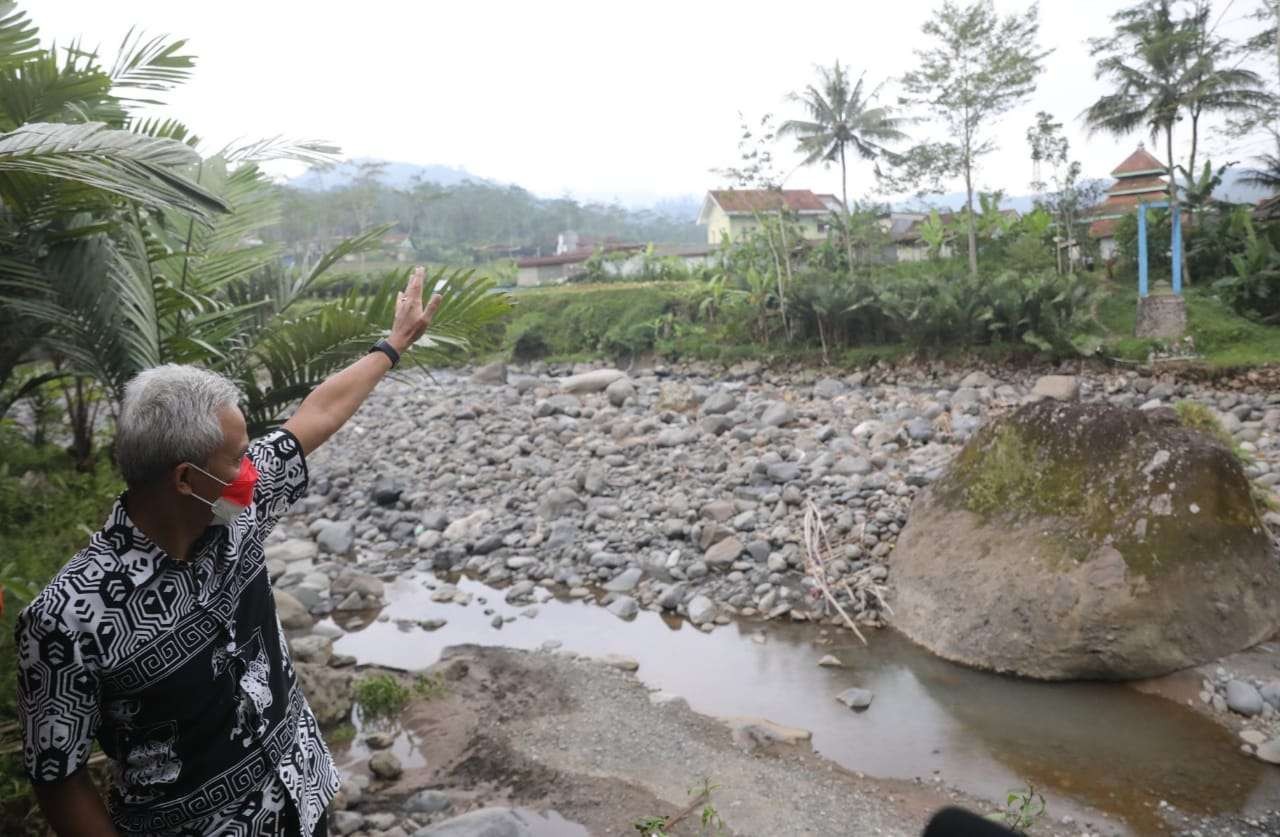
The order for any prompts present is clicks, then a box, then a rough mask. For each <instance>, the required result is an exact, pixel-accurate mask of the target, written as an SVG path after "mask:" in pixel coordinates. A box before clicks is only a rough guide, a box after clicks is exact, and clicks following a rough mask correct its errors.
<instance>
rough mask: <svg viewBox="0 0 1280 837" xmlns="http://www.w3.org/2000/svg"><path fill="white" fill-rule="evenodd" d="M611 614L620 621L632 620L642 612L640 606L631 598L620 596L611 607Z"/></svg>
mask: <svg viewBox="0 0 1280 837" xmlns="http://www.w3.org/2000/svg"><path fill="white" fill-rule="evenodd" d="M608 610H609V612H610V613H612V614H613V615H614V616H616V617H618V618H619V619H625V620H628V621H629V620H631V619H635V618H636V614H637V613H639V612H640V605H639V604H638V603H637V602H636V600H635V599H633V598H631V597H630V596H619V597H618V598H616V599H614V600H613V604H611V605H609V608H608Z"/></svg>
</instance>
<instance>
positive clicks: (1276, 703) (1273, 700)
mask: <svg viewBox="0 0 1280 837" xmlns="http://www.w3.org/2000/svg"><path fill="white" fill-rule="evenodd" d="M1260 693H1261V694H1262V699H1263V700H1265V701H1266V702H1267V703H1269V704H1271V708H1272V709H1280V680H1272V681H1271V682H1270V683H1267V684H1266V685H1265V686H1263V687H1262V689H1261V690H1260Z"/></svg>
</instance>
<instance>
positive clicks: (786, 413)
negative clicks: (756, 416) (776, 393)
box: [760, 401, 796, 427]
mask: <svg viewBox="0 0 1280 837" xmlns="http://www.w3.org/2000/svg"><path fill="white" fill-rule="evenodd" d="M795 420H796V414H795V411H794V410H792V409H791V407H790V406H789V405H787V404H785V403H783V402H781V401H772V402H770V403H769V405H768V406H767V407H765V409H764V412H763V413H761V414H760V423H761V424H763V425H764V426H765V427H783V426H785V425H788V424H790V423H791V422H793V421H795Z"/></svg>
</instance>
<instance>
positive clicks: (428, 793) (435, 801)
mask: <svg viewBox="0 0 1280 837" xmlns="http://www.w3.org/2000/svg"><path fill="white" fill-rule="evenodd" d="M404 807H405V810H406V811H408V812H410V813H412V814H438V813H440V812H441V811H448V810H449V809H450V808H452V807H453V803H452V802H451V801H450V800H449V797H447V796H445V795H444V794H443V793H441V792H440V791H438V790H420V791H418V792H417V793H415V794H414V795H413V796H411V797H409V798H408V799H407V800H405V803H404Z"/></svg>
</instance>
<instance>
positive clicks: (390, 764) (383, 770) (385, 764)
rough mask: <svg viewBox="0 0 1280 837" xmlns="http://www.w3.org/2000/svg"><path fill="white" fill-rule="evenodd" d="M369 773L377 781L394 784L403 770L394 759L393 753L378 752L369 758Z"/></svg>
mask: <svg viewBox="0 0 1280 837" xmlns="http://www.w3.org/2000/svg"><path fill="white" fill-rule="evenodd" d="M369 772H370V773H372V774H373V775H374V776H377V777H378V778H379V779H386V780H387V781H389V782H394V781H395V780H396V779H399V778H400V774H401V773H404V768H403V767H401V766H400V759H398V758H396V754H395V753H392V752H390V751H388V750H379V751H378V752H376V753H374V754H373V755H372V756H370V757H369Z"/></svg>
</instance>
